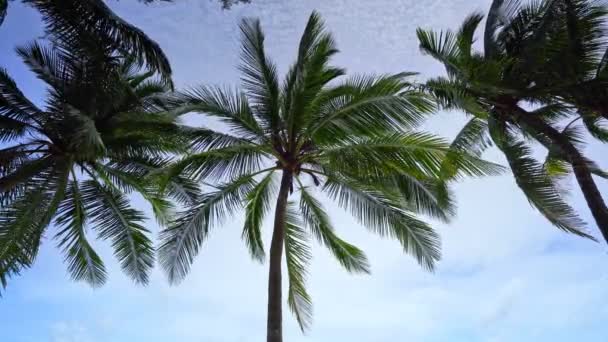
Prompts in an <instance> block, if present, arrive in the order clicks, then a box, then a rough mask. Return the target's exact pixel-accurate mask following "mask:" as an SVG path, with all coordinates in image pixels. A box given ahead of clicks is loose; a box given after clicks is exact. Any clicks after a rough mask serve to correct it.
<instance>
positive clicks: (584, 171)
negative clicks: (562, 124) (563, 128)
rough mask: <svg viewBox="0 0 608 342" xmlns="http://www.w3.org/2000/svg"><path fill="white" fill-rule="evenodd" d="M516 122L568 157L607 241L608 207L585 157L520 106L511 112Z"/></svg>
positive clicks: (562, 136) (553, 129)
mask: <svg viewBox="0 0 608 342" xmlns="http://www.w3.org/2000/svg"><path fill="white" fill-rule="evenodd" d="M512 113H513V114H514V119H515V121H516V122H520V123H523V124H525V125H526V126H528V127H530V128H531V129H533V130H535V131H536V132H537V133H539V134H542V135H544V136H545V137H547V138H549V139H550V140H551V142H552V143H553V144H555V146H557V147H558V148H559V149H560V150H561V151H562V152H563V153H564V154H565V155H566V157H567V158H568V161H569V162H570V164H571V165H572V169H573V170H574V176H575V177H576V181H577V182H578V185H579V187H580V188H581V191H582V192H583V196H584V197H585V201H586V202H587V206H588V207H589V209H590V210H591V214H592V215H593V218H594V219H595V223H596V224H597V226H598V228H599V229H600V231H601V232H602V235H603V236H604V239H605V240H606V242H608V207H606V203H605V202H604V199H603V198H602V195H601V194H600V191H599V189H598V188H597V185H596V184H595V181H594V180H593V177H592V174H591V171H590V170H589V167H588V165H587V161H586V159H585V157H584V156H583V155H582V154H581V153H580V151H579V150H578V149H577V148H576V147H575V146H574V145H573V144H572V143H571V142H570V141H569V140H568V139H567V138H566V136H564V135H563V134H562V133H560V132H559V131H558V130H556V129H555V128H553V127H552V126H551V125H549V124H547V123H545V122H544V121H542V120H540V119H538V118H537V117H535V116H534V115H531V114H530V113H528V112H526V111H525V110H523V109H521V108H517V109H515V110H514V111H513V112H512Z"/></svg>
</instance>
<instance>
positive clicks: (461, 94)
mask: <svg viewBox="0 0 608 342" xmlns="http://www.w3.org/2000/svg"><path fill="white" fill-rule="evenodd" d="M543 6H546V5H545V4H541V5H539V4H538V3H531V4H528V5H526V6H524V7H523V8H522V7H519V5H518V3H517V2H515V1H502V0H499V1H495V2H494V3H493V5H492V8H491V9H490V14H489V16H488V19H487V21H486V29H485V35H484V52H483V53H479V52H475V51H473V42H474V34H475V31H476V29H477V27H478V26H479V23H480V22H481V20H482V19H483V16H482V15H480V14H473V15H471V16H469V17H468V18H467V19H466V20H465V22H464V23H463V24H462V26H461V28H460V29H459V30H458V31H457V32H452V31H443V32H440V33H437V32H433V31H426V30H422V29H419V30H418V32H417V33H418V38H419V40H420V46H421V49H422V50H423V52H425V53H427V54H429V55H431V56H432V57H434V58H435V59H437V60H438V61H440V62H441V63H443V64H444V66H445V67H446V70H447V74H448V76H447V77H439V78H436V79H432V80H429V81H428V82H427V86H428V88H429V89H430V90H431V91H432V92H433V93H434V94H435V96H436V97H437V98H438V100H439V101H440V102H441V104H442V105H443V106H444V107H445V108H451V109H460V110H464V111H465V112H467V113H469V114H471V115H473V118H472V119H471V120H470V121H469V123H468V124H467V125H466V126H465V130H469V129H470V127H469V126H470V125H472V126H473V127H475V129H476V133H478V134H477V137H478V138H479V139H486V137H487V136H488V133H489V135H490V137H491V140H492V141H493V142H494V143H495V144H496V145H497V146H498V147H499V148H500V149H501V151H502V152H503V153H504V155H505V157H506V158H507V160H508V162H509V165H510V167H511V170H512V171H513V175H514V177H515V180H516V182H517V184H518V186H519V187H520V188H521V190H522V191H523V192H524V194H525V195H526V196H527V198H528V200H529V201H530V203H531V204H532V205H533V206H534V207H536V208H537V209H538V210H539V211H540V212H541V213H542V214H543V215H544V216H545V217H546V218H547V219H548V220H549V221H550V222H551V223H552V224H553V225H555V226H556V227H558V228H560V229H563V230H565V231H568V232H571V233H575V234H578V235H581V236H585V237H589V238H592V237H591V236H589V235H588V234H587V233H586V232H584V231H583V228H584V222H583V221H582V220H581V219H580V218H579V217H578V215H577V214H576V212H575V211H574V210H573V209H572V208H571V207H570V206H569V205H568V204H566V203H565V202H564V200H563V197H562V190H561V189H560V188H559V184H558V183H557V182H556V179H555V178H554V177H552V175H551V173H550V172H548V168H547V166H548V165H549V166H550V165H553V167H555V166H556V165H557V166H558V167H560V169H563V166H564V163H565V166H570V167H571V168H572V170H573V172H574V175H575V177H576V180H577V181H578V184H579V187H580V189H581V190H582V192H583V195H584V197H585V199H586V201H587V204H588V206H589V208H590V210H591V212H592V214H593V217H594V218H595V221H596V223H597V225H598V227H599V229H600V231H601V232H602V234H603V235H604V238H606V240H607V241H608V208H607V207H606V205H605V203H604V201H603V198H602V196H601V194H600V193H599V190H598V188H597V185H596V184H595V181H594V179H593V177H592V175H593V174H595V175H598V176H601V177H606V173H605V172H603V171H602V170H600V169H599V167H598V166H597V165H596V164H595V163H594V162H592V161H591V160H589V159H588V158H586V157H585V156H584V155H583V153H582V152H581V150H580V144H581V143H582V141H581V139H580V135H579V134H578V132H577V131H576V130H575V127H574V126H567V127H565V129H564V130H560V129H558V128H557V127H556V126H557V123H558V120H559V119H560V118H563V115H564V113H566V111H565V107H564V105H563V104H562V103H555V102H553V101H551V95H550V94H549V93H548V92H547V89H548V86H547V85H546V84H545V83H543V84H541V83H542V82H541V79H545V80H546V79H547V76H546V75H544V76H542V75H543V72H546V69H543V63H549V62H550V63H558V62H557V61H556V60H555V59H548V56H551V57H555V56H556V55H553V54H551V51H547V50H548V49H547V47H548V45H546V44H545V43H547V39H546V37H548V36H544V35H542V34H538V35H534V34H533V33H531V32H540V31H541V30H543V29H546V27H545V26H546V25H547V21H542V20H529V21H527V22H526V20H528V19H529V17H531V16H533V15H534V13H538V12H539V11H542V10H544V7H543ZM536 18H537V17H536ZM523 22H526V23H527V24H529V25H530V26H525V25H523V24H522V23H523ZM517 33H520V34H521V35H522V37H525V39H526V43H525V44H521V45H515V46H514V44H512V43H513V41H515V40H517V39H519V38H518V36H517ZM524 33H525V34H524ZM520 38H521V37H520ZM540 61H543V62H540ZM539 63H540V64H539ZM526 102H528V103H536V104H539V103H540V104H541V106H540V108H537V109H535V110H528V109H526V107H524V104H525V103H526ZM523 138H531V139H532V141H536V142H539V143H540V144H542V145H543V146H544V147H546V149H547V150H548V151H549V156H550V158H549V161H550V163H548V164H546V165H543V164H541V163H539V162H538V161H536V160H535V159H534V158H533V157H532V151H531V149H530V146H529V145H528V144H527V143H526V142H525V141H524V140H523Z"/></svg>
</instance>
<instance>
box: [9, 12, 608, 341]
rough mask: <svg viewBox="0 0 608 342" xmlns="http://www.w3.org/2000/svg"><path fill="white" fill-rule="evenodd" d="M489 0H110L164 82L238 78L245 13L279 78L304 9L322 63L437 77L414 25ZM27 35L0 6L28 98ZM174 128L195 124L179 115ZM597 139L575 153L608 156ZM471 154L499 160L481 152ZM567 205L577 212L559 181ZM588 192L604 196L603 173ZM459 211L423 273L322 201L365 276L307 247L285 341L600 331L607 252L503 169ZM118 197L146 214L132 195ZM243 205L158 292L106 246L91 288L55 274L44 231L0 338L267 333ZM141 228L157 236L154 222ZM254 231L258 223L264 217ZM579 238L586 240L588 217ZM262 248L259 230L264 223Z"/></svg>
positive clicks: (607, 286) (33, 31)
mask: <svg viewBox="0 0 608 342" xmlns="http://www.w3.org/2000/svg"><path fill="white" fill-rule="evenodd" d="M489 3H490V0H424V1H413V0H375V1H363V0H357V1H355V0H331V1H327V0H325V1H323V0H306V1H301V0H300V1H298V0H253V3H252V4H250V5H239V6H235V7H234V8H233V9H232V10H230V11H222V10H221V9H220V6H219V5H218V4H216V3H215V2H214V1H211V0H177V1H176V3H173V4H166V3H161V4H156V5H151V6H144V5H142V4H140V3H138V2H136V1H135V0H122V1H120V2H117V1H110V4H111V6H112V7H113V8H114V9H115V11H116V12H117V13H118V14H119V15H121V16H123V18H125V19H127V20H128V21H130V22H132V23H134V24H136V25H137V26H139V27H140V28H142V29H143V30H144V31H145V32H146V33H147V34H148V35H149V36H150V37H152V38H153V39H155V40H156V41H157V42H158V43H159V44H160V45H161V47H162V48H163V49H164V50H165V52H166V53H167V54H168V56H169V58H170V60H171V63H172V66H173V69H174V79H175V82H176V85H177V87H178V88H183V87H187V86H193V85H198V84H215V85H229V86H236V85H238V82H239V74H238V71H237V65H238V58H239V57H238V52H239V41H238V23H239V21H240V20H241V19H242V18H243V17H259V18H260V19H261V21H262V25H263V27H264V30H265V32H266V37H267V39H266V44H267V52H268V55H270V56H272V58H273V59H274V60H275V61H276V62H277V64H278V66H279V70H280V71H281V72H285V70H286V69H287V67H288V65H289V63H291V62H292V61H293V59H294V58H295V53H296V48H297V42H298V40H299V37H300V35H301V32H302V30H303V28H304V25H305V22H306V20H307V18H308V16H309V15H310V13H311V11H312V10H314V9H316V10H318V11H319V12H320V13H321V15H322V16H323V18H324V19H325V20H326V23H327V26H328V28H329V29H330V30H331V31H332V32H333V33H334V36H335V38H336V41H337V43H338V46H339V48H340V50H341V52H340V53H339V54H338V55H337V57H336V58H335V59H334V64H335V65H338V66H341V67H345V68H347V70H348V72H349V73H350V74H353V73H395V72H400V71H417V72H420V73H421V74H420V76H419V80H424V79H425V78H426V77H429V76H435V75H440V74H442V73H443V70H442V68H441V67H440V65H438V64H437V63H435V62H434V61H433V60H432V59H431V58H430V57H427V56H423V55H422V54H421V53H420V52H419V50H418V46H417V42H416V37H415V30H416V28H417V27H419V26H422V27H428V28H430V27H433V28H457V27H458V25H459V23H460V22H461V21H462V20H463V19H464V17H465V16H466V15H467V14H469V13H471V12H473V11H482V12H485V11H486V10H487V9H488V7H489ZM41 35H42V28H41V23H40V18H39V16H38V14H37V13H36V12H35V11H33V10H31V9H30V8H27V7H24V6H23V5H22V4H21V3H20V2H13V3H11V4H10V8H9V13H8V16H7V18H6V21H5V22H4V24H3V25H2V26H0V66H1V67H4V68H6V69H8V71H9V73H10V74H11V75H12V76H13V77H14V78H15V80H16V81H17V83H18V85H19V87H20V88H21V89H22V90H23V91H24V92H25V93H26V94H27V95H28V96H30V98H32V99H34V100H35V101H36V102H38V103H42V102H43V99H44V86H43V84H41V83H40V82H39V81H38V80H36V79H35V77H34V76H33V75H32V74H31V73H30V72H28V70H27V69H26V68H25V66H24V65H23V64H22V62H21V61H20V60H19V59H18V58H17V56H16V54H15V53H14V47H15V46H18V45H20V44H24V43H27V42H28V41H31V40H32V39H35V38H37V37H40V36H41ZM463 117H464V116H463V114H461V113H456V112H441V113H437V114H436V115H435V116H434V117H433V118H431V119H430V120H429V122H428V123H427V124H426V125H425V128H426V129H428V130H430V131H432V132H434V133H437V134H440V135H442V136H444V137H446V138H450V137H452V136H453V135H454V133H455V132H456V131H457V129H458V127H459V126H460V125H461V124H462V122H463ZM186 121H187V123H189V124H200V123H201V122H203V121H202V120H201V119H200V118H194V117H189V118H188V119H187V120H186ZM604 148H605V147H602V146H598V145H590V146H589V147H588V149H587V152H588V154H589V155H590V156H591V157H593V158H595V159H596V160H598V161H599V163H600V164H601V165H602V166H608V158H607V157H606V153H605V149H604ZM485 157H486V158H488V159H490V160H494V161H497V162H500V163H504V160H503V159H502V157H501V156H500V154H499V153H497V151H494V150H490V151H488V153H486V155H485ZM567 182H568V184H569V185H570V188H572V189H573V191H572V194H571V196H570V197H569V200H570V202H571V203H572V204H573V205H574V207H575V208H576V209H577V210H579V212H580V213H581V216H582V217H583V218H584V219H586V220H587V221H588V222H592V219H591V216H590V214H589V211H588V209H587V208H586V206H585V203H584V201H583V199H582V196H581V195H580V193H579V192H578V191H577V189H576V184H575V182H574V180H572V179H571V180H568V181H567ZM598 183H599V184H600V190H601V191H602V192H603V193H604V194H608V191H607V190H608V187H607V186H606V183H605V181H603V182H602V181H601V180H598ZM455 190H456V194H457V200H458V217H457V218H456V219H455V220H453V222H451V223H450V224H438V223H437V224H435V227H436V228H437V230H438V231H439V233H440V234H441V236H442V244H443V252H442V253H443V259H442V261H441V262H440V264H439V265H438V267H437V270H436V272H435V273H433V274H431V273H428V272H425V271H424V270H423V269H421V268H420V267H419V266H418V265H417V264H416V262H415V261H414V260H413V258H411V257H410V256H408V255H405V254H403V252H402V250H401V248H400V246H399V244H398V243H397V242H395V241H390V240H385V239H381V238H379V237H377V236H374V235H372V234H371V233H369V232H368V231H366V230H365V229H364V228H363V227H361V226H359V225H357V224H356V223H355V221H353V220H352V219H351V218H350V217H349V216H348V215H346V214H345V213H343V212H342V211H341V209H339V208H337V207H336V206H333V205H331V204H330V203H325V202H324V204H325V205H327V207H328V211H329V212H330V214H331V215H332V221H333V223H334V225H335V226H336V228H337V229H338V231H339V233H340V234H341V235H342V236H343V237H344V238H345V239H347V240H348V241H350V242H352V243H354V244H356V245H358V246H359V247H361V248H362V249H363V250H364V251H365V252H366V253H367V255H368V258H369V259H370V262H371V266H372V274H371V275H370V276H363V275H358V276H353V275H349V274H347V273H346V272H345V271H343V270H342V269H340V267H339V265H338V264H337V263H336V262H335V261H334V260H333V259H332V257H331V256H330V255H329V254H328V253H327V251H325V250H324V249H322V248H320V247H319V246H317V245H316V246H314V247H313V254H314V259H313V262H312V265H311V267H310V276H309V281H308V285H309V292H310V294H311V295H312V297H313V301H314V305H315V306H314V323H313V325H312V329H311V330H310V331H309V332H308V333H307V334H306V335H303V334H302V333H301V332H300V331H299V329H298V327H297V324H296V322H295V319H293V317H292V316H291V315H290V314H289V312H288V311H287V308H286V310H285V317H284V325H285V327H284V333H285V341H289V342H306V341H315V342H330V341H357V342H359V341H360V342H385V341H386V342H388V341H391V342H394V341H413V342H416V341H424V342H448V341H449V342H461V341H463V342H464V341H467V342H513V341H518V342H528V341H553V342H562V341H564V342H565V341H573V340H579V341H589V342H602V341H606V340H607V337H606V336H608V333H607V332H606V331H607V330H606V322H607V321H608V266H607V265H608V249H607V248H606V247H605V243H600V244H598V243H594V242H591V241H587V240H582V239H580V238H577V237H574V236H571V235H566V234H565V233H562V232H560V231H558V230H557V229H556V228H554V227H552V226H551V225H550V224H548V223H547V222H545V220H544V219H543V218H542V217H541V216H540V214H538V213H537V212H535V211H534V210H533V209H532V208H531V207H530V205H529V204H528V202H527V201H526V199H525V198H524V197H523V195H522V194H521V193H520V192H519V190H518V189H517V187H516V185H515V183H514V181H513V179H512V177H511V176H510V175H509V174H505V175H504V176H499V177H491V178H484V179H475V180H466V181H463V182H461V183H459V184H457V185H456V187H455ZM133 201H134V202H133V203H134V204H135V205H136V206H137V207H138V208H141V209H143V210H146V211H148V212H149V208H148V207H147V206H146V205H145V204H144V203H143V202H142V201H141V200H140V199H138V198H134V199H133ZM242 224H243V217H242V215H238V216H235V217H234V218H233V219H232V220H228V221H227V222H226V223H225V224H224V225H223V226H221V227H216V229H214V230H213V232H212V234H211V238H210V239H209V240H208V241H207V242H206V244H205V246H204V248H203V249H202V251H201V253H200V254H199V256H198V258H197V259H196V262H195V264H194V265H193V267H192V270H191V272H190V275H189V276H188V277H187V278H186V280H185V281H184V282H182V283H181V284H180V285H178V286H169V285H168V282H167V280H166V278H165V277H164V275H163V274H162V272H161V271H160V270H159V269H158V268H156V269H155V271H154V273H153V275H152V281H151V283H150V284H149V285H148V286H147V287H141V286H138V285H135V284H133V283H132V282H131V281H130V280H129V279H128V278H127V277H126V276H124V274H123V273H122V272H121V271H120V268H119V266H118V264H117V262H116V261H115V260H114V259H113V257H112V254H111V250H110V249H109V246H108V245H107V244H106V243H103V242H98V243H96V246H98V248H99V249H100V251H101V254H102V255H103V256H104V258H105V260H107V261H106V265H107V266H108V268H109V281H108V283H107V284H106V285H105V286H104V287H102V288H97V289H92V288H90V287H89V286H87V285H86V284H82V283H74V282H72V281H71V280H70V279H69V276H68V275H67V272H66V267H65V265H64V264H63V261H62V256H61V253H60V252H59V250H58V249H57V248H56V243H55V241H53V240H52V231H53V228H52V227H51V229H50V230H49V234H47V235H49V236H47V237H46V239H45V240H44V244H43V247H42V250H41V253H40V255H39V257H38V260H37V262H36V264H35V266H34V267H32V268H31V269H29V270H27V271H25V272H24V273H23V274H22V276H20V277H18V278H14V279H13V280H12V281H11V283H10V284H9V287H8V288H7V290H6V291H5V293H4V296H3V297H2V298H0V335H1V336H2V337H1V338H0V339H1V340H2V341H7V342H102V341H103V342H127V341H129V342H133V341H146V342H167V341H179V342H207V341H209V342H216V341H217V342H237V341H239V342H240V341H262V340H264V338H265V337H264V336H265V327H266V284H267V265H261V264H258V263H256V262H254V261H252V260H250V258H249V255H248V253H247V249H246V247H245V244H244V243H243V241H241V239H240V233H241V228H242ZM149 227H150V229H151V230H153V231H154V232H157V231H158V228H157V227H156V225H155V223H154V222H153V221H150V222H149ZM267 227H268V225H267ZM589 229H590V232H592V233H593V234H594V235H596V236H598V237H599V233H598V232H597V230H596V227H595V226H594V225H593V224H590V225H589ZM264 236H265V240H266V245H268V241H269V239H270V232H269V229H267V230H266V231H265V235H264Z"/></svg>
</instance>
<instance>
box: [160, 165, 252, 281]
mask: <svg viewBox="0 0 608 342" xmlns="http://www.w3.org/2000/svg"><path fill="white" fill-rule="evenodd" d="M254 176H255V174H249V175H245V176H242V177H240V178H237V179H235V180H233V181H231V182H229V183H226V184H221V185H219V186H217V187H216V190H215V191H213V192H209V193H206V194H204V195H202V196H201V198H200V199H199V200H198V201H197V203H194V204H193V205H192V206H190V207H188V208H186V210H185V211H183V212H181V213H179V214H178V218H177V219H176V220H174V221H173V222H172V223H171V224H170V225H169V226H168V227H167V228H166V229H164V230H163V231H161V233H160V240H161V246H160V248H159V251H158V252H159V260H160V264H161V266H162V267H163V269H164V270H165V272H166V273H167V275H168V277H169V281H170V282H171V283H177V282H179V281H181V280H182V279H183V278H184V277H185V276H186V274H187V273H188V271H189V270H190V265H191V264H192V262H193V260H194V257H195V256H196V255H197V254H198V251H199V249H200V247H201V245H202V244H203V242H204V241H205V240H206V239H207V236H208V234H209V230H210V229H211V228H212V227H214V226H216V225H219V224H221V223H222V222H223V220H224V219H225V218H226V217H228V216H230V215H232V214H234V212H236V210H238V209H239V208H240V207H241V203H242V202H243V201H244V200H245V198H246V196H247V194H248V193H250V192H251V190H252V189H253V188H254V187H255V186H256V184H257V182H256V181H255V179H254Z"/></svg>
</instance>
